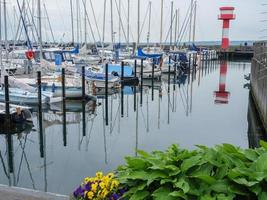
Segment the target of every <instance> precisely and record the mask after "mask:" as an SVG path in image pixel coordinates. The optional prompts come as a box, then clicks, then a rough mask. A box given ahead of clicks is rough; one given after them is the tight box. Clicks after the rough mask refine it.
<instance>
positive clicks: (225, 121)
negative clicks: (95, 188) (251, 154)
mask: <svg viewBox="0 0 267 200" xmlns="http://www.w3.org/2000/svg"><path fill="white" fill-rule="evenodd" d="M250 67H251V64H250V62H246V61H244V62H226V63H225V62H223V63H222V62H220V61H211V62H204V63H202V65H201V66H199V67H196V68H194V69H193V70H191V72H190V73H189V74H183V75H181V76H179V77H178V76H174V75H170V77H169V76H168V75H163V76H162V78H161V81H160V82H159V81H156V82H154V84H153V85H154V87H153V88H152V87H151V85H152V83H151V81H150V80H146V81H144V83H143V84H144V86H143V88H142V89H140V88H138V87H136V88H132V87H125V88H124V89H123V91H120V90H119V91H118V92H117V93H116V92H114V94H112V95H109V96H108V104H107V105H108V113H107V114H108V119H105V116H106V112H105V111H106V110H105V109H106V107H105V98H104V95H103V96H101V95H99V96H98V99H97V102H96V103H93V102H89V103H87V104H86V105H84V106H82V103H81V102H67V103H66V109H67V112H66V124H63V121H64V120H63V112H62V109H61V106H62V105H54V107H50V108H44V110H43V112H42V114H43V127H42V130H43V137H42V138H43V140H40V132H39V122H38V113H34V116H33V117H34V123H33V125H28V126H27V127H18V128H16V127H12V130H10V131H11V132H13V134H12V136H11V138H9V140H8V136H7V135H6V134H5V132H1V133H0V153H1V154H0V156H1V159H0V160H1V164H0V184H6V185H13V186H18V187H24V188H31V189H37V190H42V191H48V192H54V193H60V194H67V195H68V194H70V193H72V191H73V190H74V189H75V187H76V186H77V185H79V184H80V183H81V181H82V179H83V178H84V177H86V176H93V175H94V174H95V172H97V171H103V172H109V171H112V170H115V169H116V168H117V167H118V165H120V164H123V163H124V157H125V156H134V155H136V149H141V150H145V151H149V152H150V151H153V150H165V149H167V148H168V147H169V146H170V145H171V144H173V143H176V144H179V145H180V146H181V147H184V148H190V149H193V148H195V145H196V144H202V145H207V146H214V145H216V144H222V143H231V144H234V145H237V146H240V147H242V148H248V147H249V146H250V147H252V146H253V144H255V142H251V140H253V139H254V138H251V137H249V136H248V133H249V132H253V131H251V124H249V123H251V121H252V120H251V116H248V110H249V114H251V113H253V109H249V105H250V104H251V102H250V101H251V99H250V95H249V89H248V88H249V84H248V83H249V82H248V81H247V80H245V79H244V75H248V74H249V73H250ZM168 82H169V84H168ZM36 110H38V109H36ZM253 114H254V113H253ZM248 118H249V119H250V120H248ZM106 123H107V124H108V125H106ZM19 128H21V130H19ZM13 129H14V130H13ZM8 141H9V142H10V143H11V144H12V151H13V156H12V157H11V158H10V157H9V156H8V155H9V150H10V149H7V143H8ZM10 161H13V162H11V163H12V166H10V165H9V163H10ZM10 167H12V169H13V170H12V171H13V173H9V171H10V170H8V169H9V168H10Z"/></svg>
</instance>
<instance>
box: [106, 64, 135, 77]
mask: <svg viewBox="0 0 267 200" xmlns="http://www.w3.org/2000/svg"><path fill="white" fill-rule="evenodd" d="M121 71H122V67H121V65H114V64H108V73H112V74H113V73H114V72H115V73H117V74H118V76H121ZM132 75H133V68H132V67H131V66H124V77H129V76H132Z"/></svg>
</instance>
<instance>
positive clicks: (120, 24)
mask: <svg viewBox="0 0 267 200" xmlns="http://www.w3.org/2000/svg"><path fill="white" fill-rule="evenodd" d="M119 43H121V0H119Z"/></svg>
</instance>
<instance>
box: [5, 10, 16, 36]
mask: <svg viewBox="0 0 267 200" xmlns="http://www.w3.org/2000/svg"><path fill="white" fill-rule="evenodd" d="M6 15H7V21H8V22H10V24H11V21H12V20H11V19H10V16H9V11H8V9H7V10H6ZM14 23H15V22H14ZM10 30H11V34H10V35H14V29H13V26H10Z"/></svg>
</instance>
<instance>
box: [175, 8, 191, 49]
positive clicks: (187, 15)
mask: <svg viewBox="0 0 267 200" xmlns="http://www.w3.org/2000/svg"><path fill="white" fill-rule="evenodd" d="M189 12H190V6H189V7H188V9H187V12H186V15H185V18H184V21H183V24H182V27H181V28H180V30H179V32H178V37H177V41H176V43H177V45H178V43H179V38H180V34H181V33H182V31H183V29H184V27H185V23H186V21H187V20H188V19H187V18H189Z"/></svg>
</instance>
